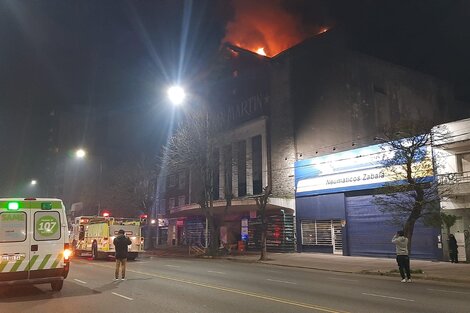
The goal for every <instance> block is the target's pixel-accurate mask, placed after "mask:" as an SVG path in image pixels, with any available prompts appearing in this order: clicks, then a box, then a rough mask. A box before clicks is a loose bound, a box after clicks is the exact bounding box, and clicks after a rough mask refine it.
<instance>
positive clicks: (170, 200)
mask: <svg viewBox="0 0 470 313" xmlns="http://www.w3.org/2000/svg"><path fill="white" fill-rule="evenodd" d="M168 204H169V207H170V210H171V209H173V208H174V207H175V198H170V199H168Z"/></svg>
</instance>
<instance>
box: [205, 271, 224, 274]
mask: <svg viewBox="0 0 470 313" xmlns="http://www.w3.org/2000/svg"><path fill="white" fill-rule="evenodd" d="M207 272H208V273H215V274H222V275H224V274H225V273H223V272H216V271H207Z"/></svg>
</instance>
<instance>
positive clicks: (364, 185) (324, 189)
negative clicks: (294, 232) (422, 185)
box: [295, 145, 430, 196]
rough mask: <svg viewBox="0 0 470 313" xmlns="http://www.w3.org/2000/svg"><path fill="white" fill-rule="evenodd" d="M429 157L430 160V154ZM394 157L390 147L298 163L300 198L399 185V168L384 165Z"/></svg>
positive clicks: (350, 152)
mask: <svg viewBox="0 0 470 313" xmlns="http://www.w3.org/2000/svg"><path fill="white" fill-rule="evenodd" d="M428 150H429V149H428ZM427 153H428V155H429V156H430V151H427ZM393 157H394V151H392V150H390V149H388V147H383V146H382V145H373V146H368V147H364V148H359V149H354V150H349V151H345V152H340V153H335V154H330V155H325V156H321V157H317V158H312V159H307V160H300V161H297V162H296V163H295V186H296V196H307V195H318V194H327V193H336V192H346V191H353V190H363V189H373V188H378V187H383V186H384V185H385V184H386V183H390V182H393V181H397V177H396V175H395V174H394V172H395V171H394V170H396V169H398V166H396V168H393V167H392V168H386V167H384V162H386V160H390V159H392V158H393ZM428 174H429V173H426V175H422V177H424V176H427V175H428Z"/></svg>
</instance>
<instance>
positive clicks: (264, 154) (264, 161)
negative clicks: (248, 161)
mask: <svg viewBox="0 0 470 313" xmlns="http://www.w3.org/2000/svg"><path fill="white" fill-rule="evenodd" d="M261 170H262V173H261V179H262V184H261V187H262V188H264V187H266V186H267V185H268V144H267V140H266V133H264V134H261Z"/></svg>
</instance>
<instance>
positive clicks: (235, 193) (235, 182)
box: [232, 142, 238, 198]
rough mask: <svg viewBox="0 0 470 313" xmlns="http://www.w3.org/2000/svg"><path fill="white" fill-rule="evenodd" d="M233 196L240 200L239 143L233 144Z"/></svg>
mask: <svg viewBox="0 0 470 313" xmlns="http://www.w3.org/2000/svg"><path fill="white" fill-rule="evenodd" d="M232 195H233V197H234V198H238V142H234V143H232Z"/></svg>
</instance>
